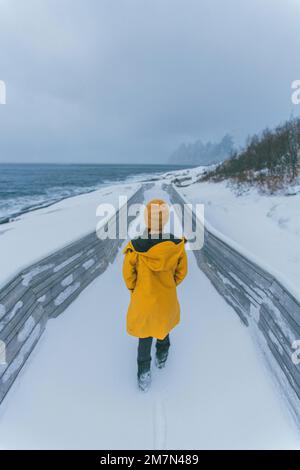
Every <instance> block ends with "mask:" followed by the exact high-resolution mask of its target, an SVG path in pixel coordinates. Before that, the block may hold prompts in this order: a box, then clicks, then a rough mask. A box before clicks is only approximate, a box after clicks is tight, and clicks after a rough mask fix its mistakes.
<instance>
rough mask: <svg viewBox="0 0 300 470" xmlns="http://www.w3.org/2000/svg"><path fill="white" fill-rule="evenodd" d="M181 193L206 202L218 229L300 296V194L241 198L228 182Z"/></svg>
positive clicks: (199, 185)
mask: <svg viewBox="0 0 300 470" xmlns="http://www.w3.org/2000/svg"><path fill="white" fill-rule="evenodd" d="M178 190H179V192H181V193H182V194H183V195H184V196H186V197H187V199H188V200H190V201H192V202H193V203H197V202H199V203H203V204H204V205H205V218H206V220H207V221H208V222H209V223H210V224H211V225H213V227H214V228H216V229H217V230H219V231H220V232H221V233H222V234H224V235H226V236H227V237H228V238H230V239H232V240H234V241H235V242H236V243H238V244H239V245H240V246H241V247H242V248H244V249H246V250H247V251H249V252H250V253H252V254H253V255H255V256H256V257H257V259H258V260H259V261H260V262H261V264H263V265H264V266H266V267H267V268H269V269H271V270H272V271H273V272H275V274H277V275H278V277H279V278H280V279H283V280H286V282H287V283H288V284H289V285H291V287H292V290H293V291H294V292H297V293H298V294H299V296H300V288H299V279H300V194H295V195H292V196H286V195H277V196H276V195H262V194H260V193H259V192H258V191H257V190H256V189H252V190H249V191H247V192H245V193H244V194H242V195H237V194H236V192H235V191H234V189H233V188H232V187H230V186H229V185H227V184H226V183H225V182H222V183H195V184H192V185H190V186H188V187H184V188H178Z"/></svg>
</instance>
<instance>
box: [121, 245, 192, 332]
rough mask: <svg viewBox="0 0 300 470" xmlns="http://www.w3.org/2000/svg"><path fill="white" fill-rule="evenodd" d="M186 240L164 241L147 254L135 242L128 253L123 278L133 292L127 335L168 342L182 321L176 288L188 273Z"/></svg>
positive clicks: (128, 248) (127, 247) (129, 246)
mask: <svg viewBox="0 0 300 470" xmlns="http://www.w3.org/2000/svg"><path fill="white" fill-rule="evenodd" d="M184 243H185V240H184V239H182V240H181V241H180V242H179V243H174V242H173V241H170V240H164V241H162V242H160V243H157V244H155V245H154V246H152V247H151V248H149V249H148V251H146V252H140V251H136V250H135V248H134V246H133V244H132V242H129V243H128V245H127V246H126V248H125V250H124V254H125V259H124V265H123V277H124V280H125V283H126V286H127V287H128V289H129V290H130V291H131V300H130V305H129V308H128V313H127V332H128V333H129V334H130V335H132V336H137V337H138V338H147V337H149V336H152V337H154V338H158V339H164V338H165V337H166V336H167V334H168V333H169V332H170V331H171V330H172V328H174V327H175V326H176V325H177V324H178V323H179V321H180V306H179V302H178V299H177V292H176V286H178V284H180V283H181V281H182V280H183V279H184V278H185V276H186V274H187V256H186V251H185V247H184Z"/></svg>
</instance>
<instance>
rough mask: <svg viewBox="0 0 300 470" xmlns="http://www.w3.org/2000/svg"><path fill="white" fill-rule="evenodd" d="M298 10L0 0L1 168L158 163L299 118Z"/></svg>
mask: <svg viewBox="0 0 300 470" xmlns="http://www.w3.org/2000/svg"><path fill="white" fill-rule="evenodd" d="M299 24H300V1H299V0H226V1H225V0H26V1H23V0H0V80H4V81H5V83H6V87H7V104H6V105H0V162H16V161H17V162H26V161H33V162H99V163H102V162H104V163H105V162H108V163H109V162H121V163H127V162H133V163H135V162H145V163H147V162H153V163H159V162H161V163H163V162H164V161H166V160H167V158H168V156H169V154H170V153H171V152H172V151H173V150H174V149H175V148H176V147H177V146H178V144H179V143H181V142H182V141H193V140H195V139H197V138H201V139H203V140H209V139H211V140H215V139H220V138H221V137H222V136H223V135H224V134H225V133H227V132H229V133H231V134H232V135H233V136H234V138H235V140H236V141H237V142H238V143H239V144H241V143H242V142H243V140H244V139H245V137H246V136H247V135H248V134H251V133H253V132H257V131H259V130H261V129H262V128H264V127H265V126H267V125H268V126H274V125H276V124H278V123H280V122H282V121H283V120H285V119H287V118H289V116H290V115H291V113H292V112H293V113H294V115H299V114H300V105H298V106H296V105H293V104H292V103H291V98H290V97H291V82H292V81H293V80H296V79H300V63H299V55H300V27H299Z"/></svg>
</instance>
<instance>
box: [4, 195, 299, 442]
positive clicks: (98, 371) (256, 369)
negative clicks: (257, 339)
mask: <svg viewBox="0 0 300 470" xmlns="http://www.w3.org/2000/svg"><path fill="white" fill-rule="evenodd" d="M155 195H157V193H155ZM164 196H166V195H164ZM146 197H147V199H148V198H150V197H153V193H152V192H148V194H147V195H146ZM121 268H122V254H121V253H119V255H118V257H117V259H116V261H115V263H114V264H113V265H111V266H110V267H109V268H108V270H107V271H106V272H105V273H104V274H103V275H102V276H100V277H99V278H98V279H97V280H96V281H95V282H94V283H93V284H91V285H90V286H89V287H88V288H87V289H86V290H85V291H84V292H83V293H82V294H81V295H80V297H79V298H78V299H77V300H76V301H75V302H74V303H73V304H72V305H71V306H70V307H69V308H68V309H67V310H66V311H65V312H64V314H62V315H61V316H60V317H59V318H57V319H55V320H51V321H50V322H49V323H48V325H47V329H46V332H45V334H44V335H43V337H42V339H41V341H40V343H39V344H38V346H37V348H36V349H35V351H34V352H33V354H32V356H31V357H30V359H29V361H28V362H27V364H26V365H25V367H24V368H23V371H22V372H21V374H20V376H19V378H18V379H17V381H16V383H15V384H14V386H13V388H12V389H11V391H10V393H9V394H8V396H7V398H6V399H5V401H4V402H3V404H2V406H1V407H0V448H3V449H9V448H26V449H29V448H35V449H37V448H43V449H45V448H56V449H57V448H68V449H83V448H87V449H89V448H96V449H116V448H118V449H137V448H142V449H175V448H177V449H210V448H227V449H228V448H300V434H299V432H298V430H297V429H296V426H295V425H294V422H293V421H292V419H291V418H290V416H289V414H288V412H287V411H286V406H285V403H284V402H283V401H282V399H281V397H280V396H279V394H278V391H277V389H276V387H275V386H274V384H273V382H272V380H271V378H270V376H269V373H268V371H267V369H266V368H265V366H264V364H263V363H262V360H261V357H260V354H259V353H258V351H257V349H256V347H255V345H254V343H253V342H252V339H251V337H250V335H249V331H248V329H247V328H245V327H244V326H243V325H242V323H241V322H240V320H239V318H238V317H237V315H236V314H235V313H234V311H233V310H232V309H231V308H230V307H229V306H228V305H227V304H226V303H225V301H224V300H223V298H222V297H220V296H219V295H218V294H217V292H216V291H215V289H214V288H213V286H212V285H211V284H210V282H209V280H208V279H207V278H206V277H205V276H204V274H203V273H202V272H201V271H200V270H199V269H198V267H197V265H196V262H195V260H194V257H193V255H192V254H191V253H189V275H188V277H187V279H186V281H185V282H184V283H183V285H182V286H180V287H179V297H180V301H181V307H182V321H181V324H180V325H179V327H177V328H176V329H175V330H174V331H173V332H172V334H171V342H172V346H171V350H170V357H169V361H168V365H167V367H166V369H165V370H156V369H155V366H153V368H152V372H153V382H152V388H151V390H150V391H149V392H148V393H147V394H143V393H141V392H139V391H138V389H137V386H136V348H137V340H136V339H135V338H131V337H129V336H128V335H127V334H126V329H125V317H126V308H127V304H128V300H129V295H128V293H127V291H126V288H125V286H124V284H123V281H122V275H121Z"/></svg>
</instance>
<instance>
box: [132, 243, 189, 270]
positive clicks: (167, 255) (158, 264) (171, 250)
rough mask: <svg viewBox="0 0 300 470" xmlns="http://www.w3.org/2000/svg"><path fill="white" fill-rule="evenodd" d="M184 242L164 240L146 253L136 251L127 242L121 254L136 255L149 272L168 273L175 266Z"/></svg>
mask: <svg viewBox="0 0 300 470" xmlns="http://www.w3.org/2000/svg"><path fill="white" fill-rule="evenodd" d="M185 242H186V240H185V239H184V238H183V239H182V240H181V241H180V242H179V243H174V242H173V241H170V240H165V241H162V242H160V243H157V244H156V245H154V246H152V247H151V248H149V249H148V251H146V252H142V251H138V250H136V249H135V248H134V246H133V244H132V242H129V243H128V245H127V246H126V248H125V249H124V251H123V253H124V254H126V253H127V252H129V251H132V252H134V253H137V255H138V257H139V259H140V261H141V262H143V263H145V264H146V265H147V267H148V268H149V269H150V270H151V271H155V272H160V271H169V270H172V269H174V268H175V267H176V266H177V263H178V259H179V258H180V256H182V253H183V251H184V244H185Z"/></svg>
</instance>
